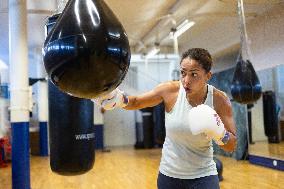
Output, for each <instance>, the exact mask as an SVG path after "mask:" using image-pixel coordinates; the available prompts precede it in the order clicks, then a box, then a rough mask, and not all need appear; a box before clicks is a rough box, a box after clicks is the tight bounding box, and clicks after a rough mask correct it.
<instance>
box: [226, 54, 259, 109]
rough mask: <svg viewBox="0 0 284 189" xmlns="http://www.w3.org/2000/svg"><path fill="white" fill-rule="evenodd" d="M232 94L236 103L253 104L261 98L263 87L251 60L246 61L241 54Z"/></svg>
mask: <svg viewBox="0 0 284 189" xmlns="http://www.w3.org/2000/svg"><path fill="white" fill-rule="evenodd" d="M231 94H232V97H233V99H234V100H235V101H237V102H239V103H242V104H251V103H253V102H255V101H257V100H258V99H259V98H260V96H261V85H260V82H259V79H258V77H257V75H256V73H255V70H254V68H253V66H252V64H251V62H250V61H249V60H246V61H244V60H243V58H242V55H241V54H240V55H239V57H238V60H237V65H236V68H235V72H234V76H233V81H232V85H231Z"/></svg>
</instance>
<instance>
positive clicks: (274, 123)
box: [262, 91, 280, 143]
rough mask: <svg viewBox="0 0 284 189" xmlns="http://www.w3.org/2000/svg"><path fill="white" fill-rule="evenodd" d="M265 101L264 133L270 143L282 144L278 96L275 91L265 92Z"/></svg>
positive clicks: (263, 97) (263, 98)
mask: <svg viewBox="0 0 284 189" xmlns="http://www.w3.org/2000/svg"><path fill="white" fill-rule="evenodd" d="M262 100H263V121H264V133H265V135H266V136H267V138H268V142H269V143H279V142H280V128H279V118H278V111H277V103H276V95H275V93H274V92H273V91H265V92H264V93H263V96H262Z"/></svg>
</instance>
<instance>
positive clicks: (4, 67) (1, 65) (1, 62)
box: [0, 59, 8, 70]
mask: <svg viewBox="0 0 284 189" xmlns="http://www.w3.org/2000/svg"><path fill="white" fill-rule="evenodd" d="M2 69H3V70H4V69H8V66H7V64H5V62H3V61H2V60H1V59H0V70H2Z"/></svg>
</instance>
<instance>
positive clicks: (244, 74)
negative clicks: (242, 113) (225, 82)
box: [231, 0, 261, 104]
mask: <svg viewBox="0 0 284 189" xmlns="http://www.w3.org/2000/svg"><path fill="white" fill-rule="evenodd" d="M238 13H239V18H240V19H239V20H240V33H241V35H240V36H241V52H240V55H239V57H238V60H237V65H236V68H235V72H234V76H233V81H232V85H231V94H232V97H233V99H234V100H235V101H237V102H239V103H242V104H252V103H254V102H255V101H257V100H258V99H259V98H260V96H261V85H260V82H259V79H258V77H257V75H256V73H255V70H254V68H253V65H252V63H251V62H250V60H249V54H250V53H249V47H248V45H247V32H246V25H245V15H244V6H243V0H238ZM242 51H243V52H244V53H245V55H246V58H245V60H244V59H243V57H242Z"/></svg>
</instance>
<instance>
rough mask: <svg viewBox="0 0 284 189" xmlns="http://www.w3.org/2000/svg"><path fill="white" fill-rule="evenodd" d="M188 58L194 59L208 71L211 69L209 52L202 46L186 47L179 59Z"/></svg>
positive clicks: (211, 62)
mask: <svg viewBox="0 0 284 189" xmlns="http://www.w3.org/2000/svg"><path fill="white" fill-rule="evenodd" d="M186 58H190V59H193V60H196V61H197V62H198V63H199V64H200V65H201V66H202V68H203V69H204V70H205V71H206V73H208V72H209V71H210V70H211V67H212V64H213V61H212V57H211V55H210V53H209V52H208V51H207V50H205V49H202V48H192V49H188V50H187V51H186V52H184V53H183V54H182V57H181V61H180V62H182V61H183V60H184V59H186Z"/></svg>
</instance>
